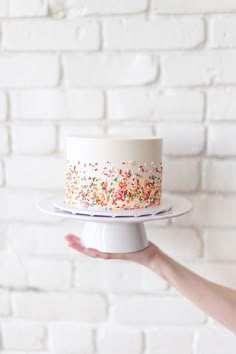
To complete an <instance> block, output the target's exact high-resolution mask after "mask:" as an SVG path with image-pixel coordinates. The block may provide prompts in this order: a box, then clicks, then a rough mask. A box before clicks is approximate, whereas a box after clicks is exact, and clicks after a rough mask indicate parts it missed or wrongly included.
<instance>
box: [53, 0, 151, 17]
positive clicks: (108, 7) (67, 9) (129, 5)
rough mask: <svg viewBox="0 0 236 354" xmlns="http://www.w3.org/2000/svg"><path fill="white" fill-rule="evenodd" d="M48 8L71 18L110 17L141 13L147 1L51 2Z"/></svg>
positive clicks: (58, 0)
mask: <svg viewBox="0 0 236 354" xmlns="http://www.w3.org/2000/svg"><path fill="white" fill-rule="evenodd" d="M50 8H51V11H52V12H53V13H56V14H57V13H59V14H62V15H65V14H69V15H71V16H81V15H83V16H84V15H93V14H98V15H111V14H123V13H128V14H129V13H138V12H143V11H145V10H146V8H147V0H129V1H125V0H120V1H116V0H100V1H96V0H87V1H86V3H84V1H82V0H72V1H70V0H66V1H60V0H51V1H50Z"/></svg>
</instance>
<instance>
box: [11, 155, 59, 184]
mask: <svg viewBox="0 0 236 354" xmlns="http://www.w3.org/2000/svg"><path fill="white" fill-rule="evenodd" d="M5 167H6V184H7V186H9V187H23V188H40V189H45V188H46V189H54V190H55V189H56V190H58V189H63V186H64V160H63V159H59V158H54V157H48V158H42V157H38V158H37V159H36V158H32V157H22V156H20V157H13V158H9V159H6V160H5ZM16 171H17V174H16Z"/></svg>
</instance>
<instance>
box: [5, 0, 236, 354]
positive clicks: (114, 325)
mask: <svg viewBox="0 0 236 354" xmlns="http://www.w3.org/2000/svg"><path fill="white" fill-rule="evenodd" d="M235 11H236V1H235V0H224V1H222V0H198V1H193V0H150V1H148V0H68V1H66V0H65V1H63V0H54V1H53V0H52V1H50V2H47V0H1V1H0V45H1V53H0V285H1V290H0V315H1V319H0V348H1V353H9V354H10V353H11V354H13V353H34V352H37V353H38V352H40V353H49V352H55V353H59V352H62V353H65V354H70V353H77V354H111V353H112V354H121V353H123V354H126V353H127V354H144V353H145V354H222V353H225V354H234V353H235V350H236V338H235V336H234V335H233V334H231V333H230V332H229V331H227V330H225V329H223V328H222V327H221V326H220V325H219V324H217V323H215V321H214V320H213V319H211V318H209V317H207V315H206V314H204V313H203V312H201V311H200V310H199V309H197V308H196V307H195V306H193V305H192V304H191V303H189V302H188V301H186V300H185V299H184V298H183V297H182V296H181V295H180V294H178V293H177V292H176V291H175V290H174V289H172V288H170V287H169V286H168V284H166V283H165V282H164V281H163V280H161V279H160V278H158V277H157V276H155V275H154V274H153V273H151V272H150V271H148V270H147V269H145V268H144V267H141V266H138V265H135V264H129V263H125V262H124V263H122V262H115V261H101V260H94V259H89V258H87V257H84V256H82V255H79V254H77V253H76V252H74V251H72V250H69V249H68V248H67V247H66V243H65V241H64V235H66V234H67V233H68V232H75V233H76V234H78V235H79V233H80V230H81V226H82V225H80V224H78V222H70V221H64V220H61V219H56V218H53V217H48V216H46V215H44V214H42V213H40V212H39V211H38V210H37V208H36V206H35V205H36V202H37V200H38V199H39V198H40V197H42V196H44V195H48V193H50V192H52V191H55V192H56V191H59V190H60V191H61V190H62V191H63V188H64V184H63V178H64V170H63V169H64V155H63V151H64V150H63V149H64V145H63V141H64V136H65V135H67V134H70V133H72V132H73V133H75V132H76V133H78V134H80V135H83V136H86V135H88V134H89V135H91V134H93V135H100V136H101V135H105V134H106V135H110V136H111V135H123V136H124V135H127V136H150V135H151V136H155V135H158V134H161V135H163V136H164V137H165V142H164V144H165V165H164V175H165V181H164V187H165V190H167V191H169V192H171V193H177V194H179V195H184V196H186V197H188V198H189V199H190V200H192V201H193V205H194V210H193V212H192V213H191V214H190V215H188V216H186V217H182V218H179V219H178V220H177V219H176V220H173V222H172V223H170V224H167V223H166V222H160V223H149V224H147V231H148V234H149V238H150V239H152V240H153V241H154V242H156V243H157V244H158V245H159V246H160V247H161V248H162V250H163V251H165V252H166V253H168V254H169V255H171V256H173V257H174V258H175V259H177V260H179V261H180V262H181V263H183V264H186V265H187V266H188V267H190V268H191V269H193V270H194V271H196V272H198V273H199V274H202V275H204V276H206V277H208V278H209V279H211V280H214V281H217V282H220V283H222V284H225V285H228V286H231V287H236V233H235V228H236V196H235V192H236V160H235V157H236V125H235V123H236V121H235V120H236V88H235V85H236V50H235V49H236V14H235Z"/></svg>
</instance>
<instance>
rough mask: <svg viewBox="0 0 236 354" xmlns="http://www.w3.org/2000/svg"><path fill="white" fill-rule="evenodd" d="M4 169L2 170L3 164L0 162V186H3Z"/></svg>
mask: <svg viewBox="0 0 236 354" xmlns="http://www.w3.org/2000/svg"><path fill="white" fill-rule="evenodd" d="M4 179H5V176H4V168H3V163H2V161H0V186H2V185H3V184H4Z"/></svg>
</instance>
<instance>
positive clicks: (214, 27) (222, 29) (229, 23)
mask: <svg viewBox="0 0 236 354" xmlns="http://www.w3.org/2000/svg"><path fill="white" fill-rule="evenodd" d="M235 21H236V16H235V15H218V16H214V17H212V18H210V19H209V37H210V38H209V46H210V47H211V48H235V47H236V34H235V31H236V23H235Z"/></svg>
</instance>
